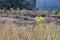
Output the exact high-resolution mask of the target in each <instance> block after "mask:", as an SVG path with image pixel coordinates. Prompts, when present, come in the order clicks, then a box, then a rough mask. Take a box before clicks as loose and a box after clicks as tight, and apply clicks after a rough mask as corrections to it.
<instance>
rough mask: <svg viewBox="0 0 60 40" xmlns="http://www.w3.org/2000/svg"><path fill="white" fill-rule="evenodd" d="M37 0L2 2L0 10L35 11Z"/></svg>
mask: <svg viewBox="0 0 60 40" xmlns="http://www.w3.org/2000/svg"><path fill="white" fill-rule="evenodd" d="M35 3H36V0H0V9H2V8H5V9H10V8H14V9H16V8H20V9H34V8H35V5H36V4H35Z"/></svg>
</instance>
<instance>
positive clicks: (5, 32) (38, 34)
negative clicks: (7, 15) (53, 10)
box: [0, 20, 60, 40]
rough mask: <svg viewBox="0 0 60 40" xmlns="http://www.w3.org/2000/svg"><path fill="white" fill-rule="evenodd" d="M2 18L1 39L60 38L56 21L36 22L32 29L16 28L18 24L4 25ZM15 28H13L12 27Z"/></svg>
mask: <svg viewBox="0 0 60 40" xmlns="http://www.w3.org/2000/svg"><path fill="white" fill-rule="evenodd" d="M1 21H2V20H0V40H60V31H59V29H58V26H57V25H55V24H54V23H50V24H44V23H35V24H34V26H35V27H34V28H33V29H32V30H29V29H24V30H23V29H21V30H20V31H19V32H18V31H17V30H16V27H17V25H16V24H13V23H10V22H8V21H7V23H6V24H5V25H4V27H3V24H2V22H1ZM10 28H13V29H10Z"/></svg>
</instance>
